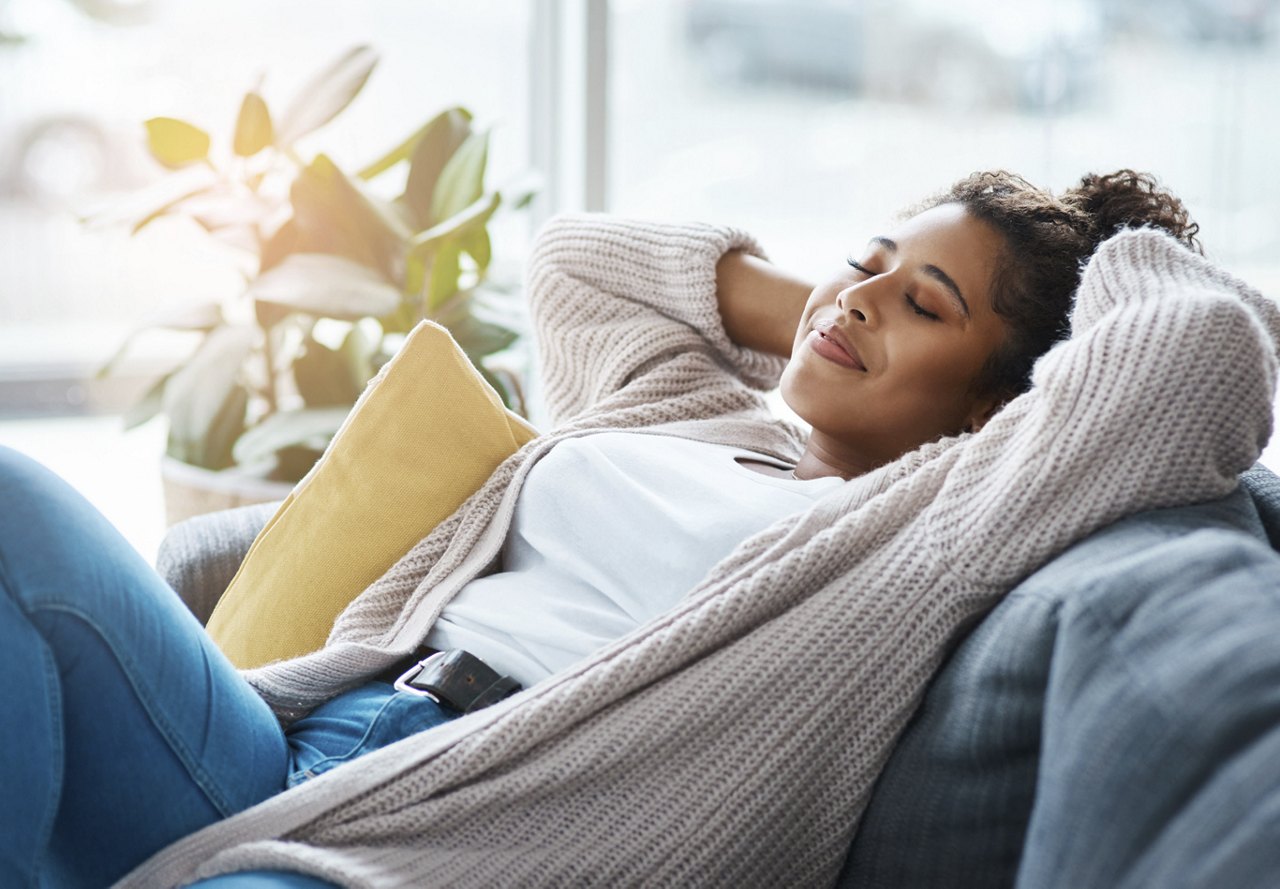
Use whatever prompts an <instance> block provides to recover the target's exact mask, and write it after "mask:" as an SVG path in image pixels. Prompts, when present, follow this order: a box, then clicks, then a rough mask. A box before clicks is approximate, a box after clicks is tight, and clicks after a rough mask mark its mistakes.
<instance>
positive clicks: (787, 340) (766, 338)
mask: <svg viewBox="0 0 1280 889" xmlns="http://www.w3.org/2000/svg"><path fill="white" fill-rule="evenodd" d="M812 290H813V285H812V284H810V283H808V282H806V281H802V280H800V279H799V278H797V277H795V276H793V275H789V274H787V273H786V272H783V271H781V270H780V269H778V268H777V267H776V266H774V265H772V264H770V263H768V262H766V261H765V260H763V259H761V258H759V257H758V256H752V255H751V254H749V253H744V252H742V251H741V250H731V251H729V252H728V253H726V254H725V255H724V256H722V257H720V261H719V262H717V263H716V300H717V301H718V302H719V304H720V317H721V318H723V319H724V329H725V332H726V333H728V334H729V339H731V340H733V341H734V342H735V343H737V344H738V345H739V346H745V347H746V348H748V349H755V350H756V351H758V352H765V353H767V354H769V355H777V356H779V357H780V358H790V357H791V346H792V344H793V343H794V342H795V336H796V326H797V325H798V324H799V323H800V316H801V314H802V313H803V312H804V306H805V302H806V301H807V300H808V299H809V293H810V292H811V291H812Z"/></svg>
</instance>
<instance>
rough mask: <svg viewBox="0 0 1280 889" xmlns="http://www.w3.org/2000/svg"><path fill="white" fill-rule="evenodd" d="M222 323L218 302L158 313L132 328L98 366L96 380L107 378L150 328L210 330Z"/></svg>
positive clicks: (220, 308)
mask: <svg viewBox="0 0 1280 889" xmlns="http://www.w3.org/2000/svg"><path fill="white" fill-rule="evenodd" d="M221 323H222V307H221V306H219V305H218V304H217V303H200V304H197V305H194V306H184V307H183V308H181V309H177V310H176V311H173V312H165V313H163V314H160V315H157V316H156V317H155V318H153V319H152V320H150V321H148V322H147V323H146V324H144V325H143V326H142V327H139V328H137V329H136V330H132V331H130V332H129V333H128V335H127V336H125V338H124V341H123V342H121V343H120V346H119V348H118V349H116V351H115V354H113V355H112V356H111V357H110V358H108V359H107V361H106V363H105V364H103V365H102V367H100V368H98V370H97V372H96V373H95V374H94V375H93V376H94V379H95V380H105V379H106V378H107V377H109V376H110V375H111V372H112V371H113V370H115V367H116V365H117V364H119V363H120V361H121V360H122V359H123V358H124V356H125V354H126V353H127V352H128V351H129V347H130V346H131V345H133V341H134V340H135V339H137V338H138V337H139V336H141V335H142V334H144V333H146V332H147V331H149V330H154V329H156V328H160V329H162V330H188V331H209V330H213V329H214V328H215V327H217V326H218V325H220V324H221Z"/></svg>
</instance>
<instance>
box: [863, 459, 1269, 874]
mask: <svg viewBox="0 0 1280 889" xmlns="http://www.w3.org/2000/svg"><path fill="white" fill-rule="evenodd" d="M1277 490H1280V482H1278V481H1277V479H1276V477H1275V476H1273V475H1272V474H1271V473H1269V472H1268V471H1267V470H1265V469H1261V468H1260V467H1259V468H1256V469H1255V470H1252V471H1251V472H1250V473H1248V474H1246V476H1245V477H1244V486H1243V487H1242V488H1241V489H1240V490H1238V491H1236V492H1235V493H1233V494H1232V495H1230V496H1228V497H1226V498H1224V499H1223V500H1220V501H1216V502H1214V503H1209V504H1202V505H1199V506H1195V507H1187V508H1182V509H1168V510H1158V511H1153V512H1149V513H1144V514H1142V515H1139V516H1134V517H1131V518H1129V519H1126V520H1124V521H1122V522H1118V523H1116V524H1115V525H1112V526H1110V527H1108V528H1105V529H1103V530H1101V531H1099V532H1098V533H1096V534H1094V535H1093V536H1092V537H1090V538H1088V539H1087V540H1085V541H1082V542H1081V543H1079V544H1077V545H1076V546H1074V547H1073V548H1071V549H1070V550H1068V551H1067V552H1065V553H1063V554H1062V555H1061V556H1059V557H1058V558H1057V559H1055V560H1054V561H1053V562H1051V563H1050V564H1048V565H1046V566H1045V567H1044V568H1042V569H1041V570H1040V571H1038V572H1036V573H1035V574H1034V575H1032V576H1031V577H1029V578H1027V579H1026V580H1025V581H1024V582H1023V583H1022V584H1020V585H1019V586H1018V587H1017V588H1015V589H1014V590H1013V591H1011V592H1010V594H1009V595H1008V596H1007V597H1006V598H1005V600H1004V601H1003V602H1001V603H1000V605H999V606H997V607H996V608H995V609H994V610H993V611H992V612H991V614H990V615H989V616H988V617H987V618H986V619H985V620H984V621H983V622H982V623H981V624H980V625H979V626H978V627H977V628H976V629H975V630H974V631H973V632H972V633H971V634H970V636H969V637H968V638H967V639H966V640H964V642H963V643H962V644H961V645H960V646H959V647H958V648H957V650H956V651H955V652H954V654H953V656H952V657H951V658H950V660H949V661H948V662H947V664H946V665H945V666H944V668H943V670H942V671H941V672H940V673H939V675H938V676H937V677H936V678H935V680H934V682H933V683H932V684H931V685H930V687H929V689H928V691H927V693H926V696H925V699H924V701H923V703H922V706H921V707H920V709H919V711H918V712H917V714H916V716H915V718H914V719H913V721H912V722H911V724H910V725H909V726H908V728H907V730H906V731H905V733H904V735H903V737H902V739H901V741H900V743H899V744H898V745H897V747H896V748H895V750H894V753H893V755H892V757H891V758H890V761H889V763H888V765H887V767H886V769H885V771H884V773H883V775H882V776H881V778H880V781H879V782H878V783H877V785H876V788H875V790H874V793H873V796H872V799H871V803H870V805H869V807H868V809H867V811H866V813H865V814H864V816H863V820H862V823H861V826H860V829H859V831H858V833H857V835H856V837H855V840H854V842H853V845H852V847H851V849H850V853H849V857H848V859H847V861H846V864H845V869H844V872H843V874H842V877H841V885H843V886H849V887H852V886H858V887H902V886H911V887H932V886H937V887H942V886H947V887H954V886H965V887H986V886H1010V885H1014V884H1015V883H1016V882H1019V869H1020V868H1021V870H1022V877H1021V881H1020V882H1021V884H1022V885H1027V886H1036V887H1040V886H1049V885H1062V886H1084V885H1115V884H1116V882H1115V880H1117V879H1119V878H1120V877H1121V876H1122V875H1124V874H1126V873H1129V872H1131V870H1132V869H1133V868H1134V867H1136V866H1137V864H1136V862H1137V860H1138V859H1140V858H1141V856H1142V853H1143V852H1144V850H1145V849H1146V847H1147V844H1148V843H1150V842H1151V841H1152V838H1153V835H1154V834H1160V835H1162V836H1163V835H1164V832H1165V831H1166V830H1167V828H1168V827H1169V823H1170V822H1171V821H1172V820H1173V819H1174V818H1175V817H1176V815H1177V812H1176V808H1177V800H1175V799H1172V798H1169V797H1168V794H1167V793H1166V794H1165V795H1164V796H1163V797H1161V799H1160V800H1159V801H1153V800H1154V797H1152V796H1151V794H1150V793H1149V789H1148V788H1145V787H1142V786H1135V784H1134V783H1133V781H1131V780H1130V778H1129V776H1130V775H1131V774H1134V773H1135V772H1136V771H1137V770H1135V769H1134V768H1133V763H1131V762H1130V759H1131V758H1132V757H1134V756H1135V755H1137V754H1138V753H1140V752H1141V750H1142V749H1143V748H1144V747H1147V748H1151V749H1153V750H1155V749H1158V750H1159V755H1158V756H1157V757H1155V758H1154V760H1153V762H1152V763H1150V764H1148V765H1149V767H1148V768H1147V769H1146V770H1145V773H1146V774H1147V775H1148V777H1152V778H1153V777H1154V775H1153V774H1152V769H1157V770H1159V769H1163V770H1164V772H1165V773H1167V774H1169V775H1173V774H1175V773H1177V774H1179V775H1186V774H1187V773H1188V771H1189V770H1192V771H1194V769H1196V768H1200V769H1204V768H1206V767H1212V766H1213V765H1214V764H1215V763H1216V762H1217V760H1216V759H1215V758H1214V757H1217V756H1228V755H1229V753H1230V750H1229V748H1230V745H1231V743H1232V739H1233V738H1236V737H1237V736H1238V735H1239V734H1240V732H1246V731H1247V730H1248V728H1247V727H1248V726H1250V725H1251V724H1252V722H1253V720H1254V718H1255V716H1254V713H1255V708H1257V705H1258V703H1259V702H1258V701H1256V700H1254V697H1253V696H1251V695H1250V693H1249V688H1250V687H1251V686H1250V683H1251V682H1252V681H1253V679H1252V678H1251V677H1253V676H1254V674H1255V673H1257V674H1260V675H1267V674H1268V671H1271V670H1275V671H1276V673H1277V678H1280V646H1277V645H1273V646H1271V648H1272V650H1273V651H1274V653H1272V652H1271V651H1267V650H1266V649H1265V648H1263V647H1261V646H1259V644H1258V640H1257V639H1256V638H1254V637H1253V636H1250V637H1249V639H1248V640H1246V639H1236V638H1235V635H1236V634H1235V633H1234V630H1233V628H1239V627H1247V626H1249V624H1250V623H1251V622H1254V621H1261V622H1262V624H1263V625H1266V626H1274V627H1275V629H1276V630H1280V597H1278V596H1277V594H1276V591H1277V590H1280V556H1277V555H1276V554H1275V553H1274V551H1272V550H1271V549H1270V548H1269V547H1268V546H1267V545H1266V543H1265V541H1266V540H1267V531H1268V530H1272V531H1273V532H1275V531H1280V525H1277V526H1274V527H1271V528H1268V526H1267V525H1266V524H1264V521H1263V520H1262V518H1261V517H1260V515H1259V512H1260V510H1259V509H1258V508H1257V507H1256V506H1255V503H1254V497H1257V498H1258V501H1259V504H1260V505H1261V506H1262V507H1263V509H1262V510H1261V511H1262V513H1264V514H1265V515H1267V516H1268V518H1274V517H1275V516H1277V515H1280V509H1277V505H1278V504H1280V499H1277V496H1276V492H1277ZM1245 635H1249V634H1245ZM1273 638H1274V637H1273ZM1224 644H1231V645H1235V644H1239V645H1241V646H1244V647H1246V648H1247V649H1248V651H1249V655H1248V659H1247V662H1245V663H1241V664H1239V665H1237V667H1238V669H1235V670H1233V669H1232V666H1233V665H1232V662H1231V659H1230V658H1229V657H1224V656H1223V652H1222V649H1221V646H1222V645H1224ZM1192 655H1201V656H1202V657H1201V659H1200V660H1196V659H1195V658H1193V657H1191V656H1192ZM1215 670H1216V671H1218V678H1219V679H1220V681H1219V682H1218V683H1217V684H1216V685H1215V684H1208V685H1206V684H1205V683H1204V682H1203V681H1202V680H1203V679H1204V676H1205V671H1209V673H1210V674H1212V673H1213V671H1215ZM1146 676H1158V677H1159V680H1158V685H1159V694H1160V695H1161V696H1164V695H1173V696H1175V697H1176V696H1179V695H1188V696H1191V697H1192V698H1194V699H1195V700H1194V702H1193V703H1191V704H1190V705H1189V706H1187V707H1186V708H1185V710H1181V711H1178V710H1175V711H1173V712H1169V713H1156V712H1154V711H1153V709H1152V708H1151V707H1148V706H1144V705H1143V704H1144V701H1145V700H1146V697H1147V694H1146V692H1145V691H1144V690H1143V686H1142V684H1141V681H1142V679H1143V677H1146ZM1154 681H1155V680H1153V682H1154ZM1273 687H1274V688H1276V689H1280V683H1277V684H1276V685H1275V686H1273ZM1151 693H1152V694H1156V692H1155V691H1152V692H1151ZM1266 694H1267V692H1266V691H1265V690H1263V691H1262V698H1263V699H1264V700H1263V701H1262V703H1267V702H1266V701H1265V697H1266ZM1206 695H1212V696H1216V697H1219V698H1222V699H1223V701H1224V702H1225V703H1224V704H1223V706H1222V707H1221V708H1220V709H1219V710H1218V711H1217V712H1215V713H1214V715H1213V719H1214V720H1215V721H1216V723H1217V724H1216V728H1215V739H1216V740H1215V741H1214V742H1213V743H1206V744H1205V745H1204V747H1203V751H1187V750H1182V749H1179V747H1178V744H1177V743H1174V742H1170V743H1169V744H1166V745H1163V746H1161V745H1159V744H1156V743H1155V739H1153V738H1152V737H1150V733H1151V731H1153V730H1155V729H1158V730H1159V731H1160V732H1169V733H1175V734H1176V733H1178V732H1181V731H1190V730H1192V729H1194V728H1195V727H1196V726H1197V725H1198V724H1200V723H1201V721H1202V720H1203V718H1204V717H1205V716H1206V715H1207V710H1208V707H1209V704H1210V702H1208V701H1206V700H1203V699H1204V697H1205V696H1206ZM1162 700H1163V698H1162ZM1156 709H1158V708H1156ZM1260 712H1263V713H1264V714H1266V713H1267V712H1268V711H1267V709H1266V708H1265V707H1263V708H1260ZM1268 718H1269V717H1268ZM1277 724H1280V722H1278V723H1277ZM1084 726H1088V727H1089V728H1088V729H1085V728H1084ZM1091 733H1092V734H1091ZM1103 739H1105V743H1103ZM1277 739H1280V735H1277ZM1094 741H1096V742H1097V743H1093V742H1094ZM1042 747H1043V749H1044V751H1045V754H1044V756H1043V757H1042V754H1041V750H1042ZM1189 756H1192V757H1194V756H1201V757H1202V758H1201V759H1199V760H1195V761H1192V760H1189V759H1188V757H1189ZM1274 761H1275V762H1277V763H1280V755H1278V756H1277V758H1276V759H1275V760H1274ZM1241 767H1242V768H1247V765H1243V764H1242V766H1241ZM1082 772H1083V773H1084V774H1088V775H1089V776H1090V780H1088V781H1084V780H1082V778H1083V777H1084V774H1082ZM1265 777H1266V780H1267V781H1268V782H1269V785H1268V786H1276V785H1280V765H1278V766H1275V767H1274V768H1272V769H1270V770H1269V773H1268V774H1267V775H1266V776H1265ZM1169 783H1170V785H1171V786H1177V787H1178V788H1180V792H1183V793H1188V794H1191V795H1195V794H1196V793H1198V792H1199V791H1200V790H1201V789H1203V788H1201V787H1200V785H1199V783H1198V782H1197V779H1196V777H1195V775H1194V774H1191V775H1190V776H1189V777H1184V778H1182V779H1181V780H1178V781H1174V780H1172V779H1170V781H1169ZM1085 787H1087V788H1088V790H1087V791H1084V790H1082V788H1085ZM1082 797H1083V799H1082ZM1206 799H1208V798H1206ZM1212 799H1213V800H1216V801H1218V802H1221V800H1219V799H1218V796H1217V795H1216V791H1215V795H1214V796H1213V797H1212ZM1086 801H1087V804H1086ZM1208 804H1210V803H1209V802H1206V803H1205V805H1208ZM1117 813H1123V814H1121V815H1117ZM1029 836H1030V840H1028V837H1029ZM1086 836H1087V837H1088V838H1089V839H1088V840H1086V839H1085V838H1086ZM1024 848H1025V852H1024ZM1278 848H1280V847H1278ZM1201 851H1203V849H1202V850H1201ZM1160 884H1161V883H1160V881H1159V880H1156V881H1155V882H1148V883H1145V884H1135V885H1160ZM1223 885H1226V884H1223Z"/></svg>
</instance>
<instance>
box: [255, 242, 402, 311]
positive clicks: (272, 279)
mask: <svg viewBox="0 0 1280 889" xmlns="http://www.w3.org/2000/svg"><path fill="white" fill-rule="evenodd" d="M248 292H249V294H250V295H251V296H252V297H253V298H254V299H256V300H259V301H261V302H268V303H274V304H276V305H281V306H288V307H289V308H291V309H295V310H297V311H300V312H307V313H308V314H311V315H316V316H319V317H323V318H339V319H342V320H348V321H356V320H359V319H360V318H366V317H375V318H376V317H378V316H380V315H386V314H388V313H389V312H391V311H394V309H395V307H396V306H397V305H399V304H400V289H399V288H398V287H396V286H394V285H392V284H389V283H387V280H386V279H385V278H383V277H382V276H381V275H380V274H378V272H377V271H375V270H374V269H371V268H369V267H368V266H365V265H361V264H360V263H358V262H353V261H351V260H349V259H346V258H344V257H341V256H332V255H330V254H328V253H294V254H292V255H290V256H288V257H286V258H285V259H284V261H283V262H281V263H280V264H279V265H277V266H276V267H275V268H273V269H271V270H270V271H267V272H264V273H262V274H261V275H259V276H258V277H257V278H256V279H254V280H253V281H252V282H251V283H250V284H249V289H248Z"/></svg>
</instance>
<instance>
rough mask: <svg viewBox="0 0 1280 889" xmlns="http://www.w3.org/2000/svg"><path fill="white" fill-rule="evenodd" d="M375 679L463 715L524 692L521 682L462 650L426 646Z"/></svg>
mask: <svg viewBox="0 0 1280 889" xmlns="http://www.w3.org/2000/svg"><path fill="white" fill-rule="evenodd" d="M424 655H425V657H424ZM373 678H374V679H375V680H377V681H379V682H387V683H390V684H391V685H394V686H395V688H396V691H403V692H407V693H409V694H415V695H422V696H424V697H428V698H431V699H433V700H435V701H436V702H437V703H440V704H444V705H445V706H446V707H452V708H453V709H454V710H457V711H459V712H461V713H470V712H472V711H474V710H479V709H481V708H483V707H488V706H489V705H490V704H496V703H498V701H501V700H502V699H503V698H508V697H510V696H511V695H513V694H515V693H516V692H518V691H519V690H520V683H518V682H516V681H515V680H514V679H512V678H511V677H510V676H503V675H501V674H500V673H498V671H496V670H494V669H493V668H492V667H490V666H489V665H488V664H486V663H485V662H484V661H482V660H480V658H478V657H476V656H475V655H474V654H471V653H470V652H466V651H463V650H462V649H461V648H453V649H450V650H449V651H436V650H435V649H434V648H427V647H425V646H423V647H421V648H419V650H418V651H415V652H414V653H413V654H412V655H410V656H409V658H406V659H405V660H401V661H397V662H396V663H394V664H392V665H391V666H390V667H388V668H387V669H385V670H383V671H382V672H381V673H379V674H378V675H377V676H375V677H373Z"/></svg>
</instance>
